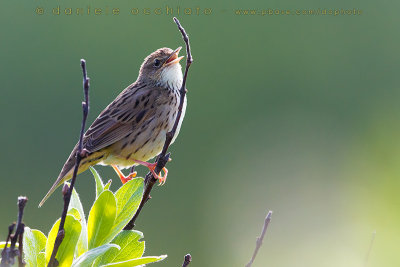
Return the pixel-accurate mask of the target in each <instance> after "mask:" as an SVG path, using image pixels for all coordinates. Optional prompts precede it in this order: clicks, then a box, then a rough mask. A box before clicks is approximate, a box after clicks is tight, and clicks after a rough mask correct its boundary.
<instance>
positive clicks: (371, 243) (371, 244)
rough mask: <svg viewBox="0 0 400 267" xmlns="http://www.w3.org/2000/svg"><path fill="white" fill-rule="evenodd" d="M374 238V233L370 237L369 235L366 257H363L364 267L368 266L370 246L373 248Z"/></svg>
mask: <svg viewBox="0 0 400 267" xmlns="http://www.w3.org/2000/svg"><path fill="white" fill-rule="evenodd" d="M375 236H376V231H373V232H372V235H371V242H370V243H369V247H368V252H367V255H366V257H365V267H367V265H368V260H369V255H370V254H371V250H372V246H373V244H374V241H375Z"/></svg>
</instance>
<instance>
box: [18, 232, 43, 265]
mask: <svg viewBox="0 0 400 267" xmlns="http://www.w3.org/2000/svg"><path fill="white" fill-rule="evenodd" d="M46 240H47V238H46V236H45V235H44V234H43V233H42V232H40V231H39V230H32V229H30V228H29V227H25V228H24V240H23V245H24V255H25V262H26V264H27V265H28V266H31V267H39V266H40V267H41V266H44V262H43V265H40V264H38V262H39V259H38V258H39V253H40V251H42V250H43V249H44V248H45V247H46Z"/></svg>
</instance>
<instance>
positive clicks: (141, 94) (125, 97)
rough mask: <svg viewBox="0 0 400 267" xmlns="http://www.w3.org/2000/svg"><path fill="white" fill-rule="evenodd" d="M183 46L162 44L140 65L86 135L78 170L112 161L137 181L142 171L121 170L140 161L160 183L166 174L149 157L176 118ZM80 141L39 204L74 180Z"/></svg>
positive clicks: (161, 142)
mask: <svg viewBox="0 0 400 267" xmlns="http://www.w3.org/2000/svg"><path fill="white" fill-rule="evenodd" d="M180 50H181V47H179V48H177V49H176V50H174V51H173V50H172V49H170V48H160V49H158V50H157V51H155V52H153V53H151V54H150V55H149V56H147V57H146V58H145V60H144V62H143V64H142V65H141V67H140V71H139V76H138V78H137V80H136V81H135V82H134V83H133V84H131V85H129V86H128V87H127V88H126V89H125V90H123V91H122V92H121V93H120V94H119V95H118V96H117V98H116V99H115V100H114V101H113V102H111V104H109V105H108V106H107V107H106V108H105V109H104V110H103V111H102V112H101V113H100V115H99V116H98V117H97V118H96V120H95V121H94V122H93V124H92V125H91V126H90V127H89V129H88V130H87V131H86V133H85V135H84V137H83V148H84V149H85V150H86V151H87V153H88V154H87V157H85V158H83V159H82V161H81V163H80V165H79V168H78V174H79V173H81V172H83V171H85V170H87V169H88V168H89V167H90V166H93V165H96V164H101V165H111V166H112V167H113V168H114V170H115V171H116V172H117V173H118V175H119V176H120V179H121V181H122V183H126V182H127V181H129V180H130V179H132V178H133V177H134V176H135V175H136V172H134V173H131V174H130V175H128V176H127V177H125V176H124V175H123V174H122V172H121V171H120V170H121V169H124V168H128V167H131V166H134V165H138V164H140V165H144V166H146V167H148V168H149V169H150V170H151V171H152V172H153V174H154V175H155V177H156V178H157V179H158V180H159V182H160V184H162V183H165V179H166V174H167V170H166V169H164V172H165V174H164V176H161V174H156V173H154V169H155V163H148V162H147V161H148V160H150V159H152V158H154V157H155V156H157V155H158V154H159V153H160V152H161V150H162V148H163V145H164V142H165V137H166V133H167V132H168V131H170V130H171V129H172V127H173V124H174V122H175V119H176V116H177V113H178V106H179V102H180V92H179V89H180V88H181V86H182V69H181V65H180V63H179V61H180V60H181V59H182V58H183V56H181V57H179V56H178V54H179V51H180ZM185 110H186V98H185V101H184V105H183V110H182V115H181V118H180V121H179V124H178V128H177V131H176V133H175V136H174V138H173V140H172V143H173V142H174V141H175V139H176V137H177V136H178V133H179V130H180V127H181V125H182V120H183V118H184V116H185ZM77 149H78V145H76V146H75V148H74V149H73V150H72V152H71V154H70V156H69V158H68V159H67V161H66V162H65V164H64V167H63V168H62V170H61V172H60V174H59V176H58V178H57V180H56V181H55V183H54V184H53V186H52V187H51V189H50V191H49V192H48V193H47V194H46V196H45V197H44V198H43V200H42V201H41V202H40V204H39V207H40V206H42V205H43V203H44V202H45V201H46V200H47V199H48V198H49V197H50V195H51V194H52V193H53V192H54V191H55V190H56V189H57V188H58V187H59V186H60V185H62V184H63V183H64V182H65V181H67V180H69V179H71V178H72V173H73V169H74V165H75V161H76V157H75V156H76V153H77Z"/></svg>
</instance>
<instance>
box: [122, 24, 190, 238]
mask: <svg viewBox="0 0 400 267" xmlns="http://www.w3.org/2000/svg"><path fill="white" fill-rule="evenodd" d="M174 22H175V23H176V25H177V26H178V29H179V31H180V32H181V34H182V38H183V40H184V41H185V44H186V54H187V59H186V68H185V73H184V75H183V80H182V87H181V89H180V90H179V92H180V102H179V106H178V114H177V115H176V119H175V123H174V126H173V127H172V130H171V131H170V132H168V133H167V134H166V138H165V143H164V146H163V149H162V151H161V153H160V154H159V155H158V156H157V159H156V162H157V165H156V168H155V169H154V172H155V173H160V171H161V170H162V169H163V168H164V167H165V165H166V164H167V162H168V160H169V157H170V153H167V150H168V148H169V146H170V144H171V141H172V139H173V138H174V136H175V132H176V129H177V128H178V124H179V120H180V118H181V115H182V109H183V103H184V100H185V96H186V91H187V90H186V79H187V74H188V71H189V67H190V65H191V64H192V62H193V58H192V54H191V53H190V44H189V37H188V35H187V34H186V31H185V29H184V28H183V27H182V25H181V23H180V22H179V20H178V19H177V18H175V17H174ZM156 182H157V179H156V178H155V177H154V176H153V174H152V173H151V172H149V173H148V174H147V175H146V179H145V190H144V193H143V198H142V201H141V202H140V205H139V208H138V210H137V211H136V213H135V215H134V216H133V218H132V219H131V221H130V222H129V223H128V224H127V225H126V226H125V228H124V230H131V229H133V227H135V221H136V219H137V217H138V216H139V214H140V212H141V211H142V208H143V206H144V204H146V202H147V201H148V200H149V199H150V192H151V190H152V189H153V186H154V184H155V183H156Z"/></svg>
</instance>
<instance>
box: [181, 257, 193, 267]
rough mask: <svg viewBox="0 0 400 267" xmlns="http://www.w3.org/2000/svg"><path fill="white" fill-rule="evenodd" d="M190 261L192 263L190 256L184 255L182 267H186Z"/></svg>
mask: <svg viewBox="0 0 400 267" xmlns="http://www.w3.org/2000/svg"><path fill="white" fill-rule="evenodd" d="M191 261H192V255H190V254H186V256H185V260H184V262H183V264H182V267H186V266H188V265H189V263H190V262H191Z"/></svg>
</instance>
